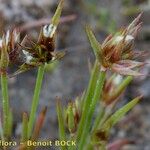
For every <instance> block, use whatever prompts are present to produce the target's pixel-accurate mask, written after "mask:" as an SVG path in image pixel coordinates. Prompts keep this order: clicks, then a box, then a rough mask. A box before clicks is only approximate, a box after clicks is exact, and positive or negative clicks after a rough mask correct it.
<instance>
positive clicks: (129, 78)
mask: <svg viewBox="0 0 150 150" xmlns="http://www.w3.org/2000/svg"><path fill="white" fill-rule="evenodd" d="M132 80H133V76H127V77H126V78H125V79H124V80H123V81H122V83H120V84H119V86H118V87H117V88H116V90H115V92H114V93H113V94H112V95H111V99H115V98H117V97H118V95H120V94H121V93H122V91H123V90H124V89H125V88H126V87H127V86H128V85H129V84H130V82H131V81H132Z"/></svg>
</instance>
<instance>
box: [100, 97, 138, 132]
mask: <svg viewBox="0 0 150 150" xmlns="http://www.w3.org/2000/svg"><path fill="white" fill-rule="evenodd" d="M140 99H141V96H138V97H136V98H135V99H133V100H132V101H131V102H129V103H128V104H126V105H125V106H123V107H122V108H120V109H119V110H118V111H116V112H115V113H114V114H113V115H112V116H111V117H110V118H108V120H107V121H106V122H105V123H104V125H103V129H104V130H105V129H108V130H109V129H110V128H111V127H112V126H114V125H115V124H116V123H117V122H118V121H119V120H120V119H121V118H122V117H123V116H125V114H126V113H127V112H128V111H129V110H131V109H132V108H133V107H134V106H135V105H136V104H137V103H138V102H139V100H140Z"/></svg>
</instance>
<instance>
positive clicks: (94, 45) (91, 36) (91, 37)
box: [86, 25, 101, 60]
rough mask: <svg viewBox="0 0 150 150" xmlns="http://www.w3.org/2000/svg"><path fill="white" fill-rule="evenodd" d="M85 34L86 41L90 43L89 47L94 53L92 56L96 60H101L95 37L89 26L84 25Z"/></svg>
mask: <svg viewBox="0 0 150 150" xmlns="http://www.w3.org/2000/svg"><path fill="white" fill-rule="evenodd" d="M86 33H87V36H88V39H89V41H90V44H91V47H92V49H93V51H94V54H95V56H96V58H97V59H98V60H101V51H100V44H99V42H98V41H97V40H96V37H95V35H94V33H93V31H92V29H91V27H90V26H88V25H86Z"/></svg>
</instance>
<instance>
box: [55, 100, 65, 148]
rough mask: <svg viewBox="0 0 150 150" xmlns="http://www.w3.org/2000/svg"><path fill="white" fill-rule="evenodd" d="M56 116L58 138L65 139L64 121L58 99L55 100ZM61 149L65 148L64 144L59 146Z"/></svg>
mask: <svg viewBox="0 0 150 150" xmlns="http://www.w3.org/2000/svg"><path fill="white" fill-rule="evenodd" d="M57 116H58V124H59V138H60V141H65V140H66V135H65V122H64V117H63V110H62V106H61V103H60V101H59V100H58V101H57ZM60 149H61V150H66V146H60Z"/></svg>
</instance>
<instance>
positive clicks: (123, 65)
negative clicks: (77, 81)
mask: <svg viewBox="0 0 150 150" xmlns="http://www.w3.org/2000/svg"><path fill="white" fill-rule="evenodd" d="M141 15H142V14H139V16H138V17H137V18H135V20H134V21H133V22H132V23H131V24H130V25H129V26H128V27H127V28H126V29H124V30H123V31H121V32H118V33H117V34H115V35H114V36H113V35H109V36H108V37H107V38H106V39H105V40H104V42H103V43H102V44H101V45H99V43H98V42H97V41H96V39H95V37H94V35H93V33H92V31H91V30H90V29H89V28H87V34H88V37H89V39H90V41H91V45H92V47H93V49H94V52H95V55H96V57H97V59H98V61H99V62H100V64H101V66H102V67H101V69H102V70H107V69H110V70H112V71H113V72H116V73H119V74H122V75H132V76H138V75H142V74H141V73H139V72H137V71H136V70H135V69H136V67H140V66H143V65H144V64H145V63H143V62H137V61H135V60H134V59H135V58H137V56H139V53H137V52H136V51H133V49H134V41H135V38H136V35H137V33H138V31H139V29H140V28H141V24H142V23H141V22H140V18H141ZM93 41H94V42H93Z"/></svg>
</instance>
